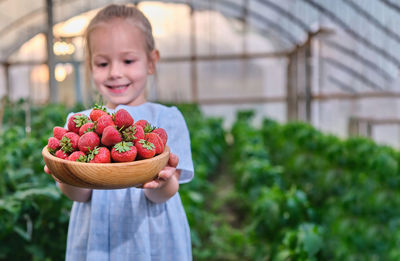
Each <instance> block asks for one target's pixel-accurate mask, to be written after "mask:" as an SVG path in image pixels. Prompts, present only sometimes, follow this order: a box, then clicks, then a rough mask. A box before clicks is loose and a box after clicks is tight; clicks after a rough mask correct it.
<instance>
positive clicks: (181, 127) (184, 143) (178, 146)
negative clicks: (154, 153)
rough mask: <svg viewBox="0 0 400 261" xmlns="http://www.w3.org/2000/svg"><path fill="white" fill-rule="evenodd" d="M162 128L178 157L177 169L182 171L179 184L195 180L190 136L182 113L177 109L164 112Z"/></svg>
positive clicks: (172, 150)
mask: <svg viewBox="0 0 400 261" xmlns="http://www.w3.org/2000/svg"><path fill="white" fill-rule="evenodd" d="M160 127H162V128H164V129H165V131H166V132H167V134H168V141H167V145H168V146H169V147H170V149H171V152H172V153H174V154H176V155H178V157H179V163H178V166H177V169H180V170H181V176H180V178H179V183H187V182H189V181H191V180H192V179H193V176H194V169H193V161H192V152H191V147H190V135H189V130H188V127H187V125H186V121H185V119H184V118H183V115H182V113H181V112H180V111H179V110H178V109H177V108H176V107H175V106H173V107H170V108H168V109H167V110H165V111H164V113H163V115H162V119H161V124H160Z"/></svg>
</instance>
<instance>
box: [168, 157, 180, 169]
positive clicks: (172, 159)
mask: <svg viewBox="0 0 400 261" xmlns="http://www.w3.org/2000/svg"><path fill="white" fill-rule="evenodd" d="M178 163H179V157H178V156H177V155H176V154H173V153H170V154H169V160H168V165H169V166H171V167H174V168H176V166H178Z"/></svg>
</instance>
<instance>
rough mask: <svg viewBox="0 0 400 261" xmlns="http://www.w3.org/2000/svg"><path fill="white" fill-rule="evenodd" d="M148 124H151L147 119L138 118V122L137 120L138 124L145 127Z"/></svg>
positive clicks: (136, 123)
mask: <svg viewBox="0 0 400 261" xmlns="http://www.w3.org/2000/svg"><path fill="white" fill-rule="evenodd" d="M147 124H149V122H148V121H146V120H138V121H137V122H135V125H136V126H137V125H140V126H142V128H143V129H144V128H145V127H146V125H147Z"/></svg>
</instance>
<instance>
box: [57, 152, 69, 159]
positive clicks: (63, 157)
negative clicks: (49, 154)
mask: <svg viewBox="0 0 400 261" xmlns="http://www.w3.org/2000/svg"><path fill="white" fill-rule="evenodd" d="M54 156H56V157H57V158H60V159H66V158H68V153H66V152H64V151H62V150H57V151H56V153H54Z"/></svg>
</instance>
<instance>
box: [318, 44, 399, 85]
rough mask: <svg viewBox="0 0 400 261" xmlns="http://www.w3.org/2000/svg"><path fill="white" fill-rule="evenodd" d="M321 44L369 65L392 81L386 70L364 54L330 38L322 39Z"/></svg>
mask: <svg viewBox="0 0 400 261" xmlns="http://www.w3.org/2000/svg"><path fill="white" fill-rule="evenodd" d="M322 43H323V44H325V45H327V46H329V47H330V48H333V49H335V50H337V51H340V52H342V53H344V54H346V55H348V56H350V57H353V58H354V59H356V60H359V61H360V62H361V63H362V64H363V65H365V66H366V67H369V68H370V69H372V70H373V72H375V73H377V74H379V75H380V76H382V78H384V79H385V80H387V81H392V80H393V77H391V76H390V75H389V74H388V73H387V72H386V71H384V70H383V69H382V68H381V67H379V66H377V65H376V64H375V63H374V62H372V61H371V60H368V59H367V58H365V57H364V56H361V55H359V54H358V53H357V52H355V51H354V50H352V49H349V48H347V47H345V46H344V45H341V44H339V43H338V42H334V41H330V40H324V41H322Z"/></svg>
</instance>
